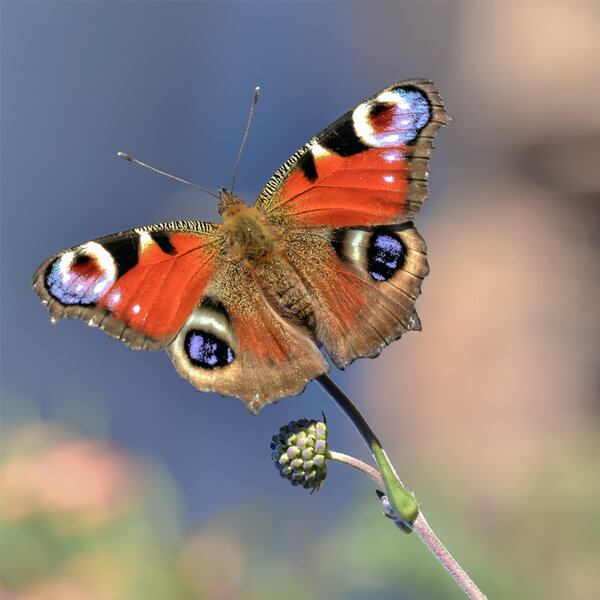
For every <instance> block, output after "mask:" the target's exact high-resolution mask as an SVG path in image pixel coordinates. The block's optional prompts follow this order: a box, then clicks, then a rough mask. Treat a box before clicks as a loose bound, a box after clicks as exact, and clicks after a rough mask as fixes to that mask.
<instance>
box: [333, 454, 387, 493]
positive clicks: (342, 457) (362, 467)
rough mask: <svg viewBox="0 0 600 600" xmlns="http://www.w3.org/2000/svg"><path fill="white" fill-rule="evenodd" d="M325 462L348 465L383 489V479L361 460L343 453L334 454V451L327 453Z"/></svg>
mask: <svg viewBox="0 0 600 600" xmlns="http://www.w3.org/2000/svg"><path fill="white" fill-rule="evenodd" d="M327 460H335V461H337V462H340V463H343V464H345V465H348V466H349V467H354V468H355V469H358V470H359V471H361V472H362V473H364V474H365V475H367V476H369V477H370V478H371V479H372V480H373V481H374V482H375V483H377V484H378V485H380V486H381V487H382V488H383V489H385V483H384V482H383V477H382V476H381V473H380V472H379V471H378V470H377V469H375V468H374V467H372V466H371V465H368V464H367V463H365V462H363V461H362V460H359V459H358V458H354V456H349V455H348V454H344V453H343V452H335V451H334V450H329V451H328V453H327Z"/></svg>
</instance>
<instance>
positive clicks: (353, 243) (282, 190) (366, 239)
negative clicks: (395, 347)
mask: <svg viewBox="0 0 600 600" xmlns="http://www.w3.org/2000/svg"><path fill="white" fill-rule="evenodd" d="M450 121H451V118H450V116H449V115H448V114H447V113H446V111H445V109H444V106H443V104H442V101H441V99H440V97H439V95H438V93H437V90H436V88H435V86H434V84H433V83H432V82H431V81H428V80H425V79H412V80H408V81H403V82H400V83H397V84H394V85H392V86H390V87H388V88H386V89H384V90H382V91H381V92H379V93H378V94H375V95H374V96H373V97H371V98H369V99H368V100H366V101H365V102H363V103H361V104H359V105H358V106H357V107H356V108H354V109H353V110H351V111H349V112H348V113H346V114H345V115H344V116H343V117H341V118H340V119H338V120H337V121H336V122H335V123H333V124H332V125H330V126H329V127H327V128H326V129H325V130H324V131H322V132H321V133H320V134H318V135H317V136H316V137H314V138H313V139H312V140H310V141H309V142H308V143H307V144H306V145H305V146H303V147H302V148H301V149H300V150H298V151H297V152H296V153H295V154H294V155H293V156H292V157H291V158H290V159H289V160H288V161H287V162H286V163H285V164H284V165H283V166H282V167H281V168H280V169H279V170H278V171H277V172H276V173H275V175H274V176H273V177H272V178H271V180H270V181H269V182H268V183H267V185H266V186H265V189H264V190H263V192H262V193H261V195H260V196H259V198H258V200H257V207H258V208H259V209H260V210H262V211H264V212H265V213H266V215H267V218H268V219H269V220H270V221H271V222H272V223H274V224H279V223H283V224H285V226H286V232H287V233H286V241H285V243H284V248H285V252H286V255H287V260H288V261H289V262H290V264H291V265H292V266H293V268H294V269H295V270H296V272H297V273H298V274H299V275H300V277H301V279H302V281H303V282H304V284H305V285H306V287H307V289H308V290H309V291H310V295H311V300H312V302H313V306H314V310H315V335H316V337H317V339H318V340H319V341H320V342H321V343H322V344H323V346H324V347H325V349H326V350H327V352H328V354H329V355H330V356H331V358H332V360H333V362H334V363H335V364H336V366H338V367H344V366H345V365H347V364H348V363H350V362H352V361H353V360H354V359H355V358H358V357H361V356H376V355H377V354H379V352H380V351H381V349H382V348H383V347H384V346H385V345H386V344H389V343H390V342H391V341H393V340H395V339H397V338H398V337H400V335H402V333H403V332H405V331H407V330H410V329H420V322H419V318H418V316H417V313H416V311H415V308H414V304H415V300H416V298H417V296H418V295H419V293H420V289H421V282H422V280H423V278H424V277H425V276H426V275H427V273H428V270H429V268H428V265H427V259H426V247H425V243H424V242H423V239H422V238H421V237H420V235H419V234H418V232H417V231H416V229H415V228H414V226H413V225H412V223H410V220H411V219H412V217H413V216H414V215H415V214H416V212H417V211H418V210H419V208H420V206H421V204H422V203H423V201H424V200H425V199H426V198H427V177H428V173H429V171H428V161H429V157H430V155H431V153H432V150H433V136H434V135H435V133H436V132H437V130H438V129H439V128H440V127H441V126H442V125H443V124H445V123H449V122H450Z"/></svg>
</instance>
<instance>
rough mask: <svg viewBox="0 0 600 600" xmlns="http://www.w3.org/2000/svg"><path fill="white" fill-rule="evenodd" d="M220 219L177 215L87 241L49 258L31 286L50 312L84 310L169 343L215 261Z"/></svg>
mask: <svg viewBox="0 0 600 600" xmlns="http://www.w3.org/2000/svg"><path fill="white" fill-rule="evenodd" d="M222 244H223V239H222V234H221V232H220V226H218V225H215V224H212V223H202V222H196V221H177V222H171V223H163V224H158V225H151V226H148V227H141V228H139V229H132V230H129V231H124V232H122V233H117V234H114V235H110V236H106V237H102V238H99V239H97V240H93V241H91V242H86V243H85V244H81V245H79V246H75V247H74V248H71V249H69V250H65V251H64V252H60V253H59V254H56V255H54V256H52V257H51V258H49V259H48V260H47V261H45V262H44V263H43V264H42V265H41V266H40V267H39V268H38V270H37V271H36V273H35V275H34V276H33V281H32V285H33V289H34V290H35V291H36V293H37V294H38V295H39V297H40V298H41V300H42V302H43V303H44V304H46V305H47V307H48V311H49V312H50V317H51V319H52V320H53V321H57V320H59V319H62V318H64V317H67V318H79V319H83V320H84V321H86V322H87V323H88V324H89V325H94V326H97V327H100V328H102V329H104V330H105V331H106V332H107V333H108V334H109V335H111V336H113V337H117V338H120V339H122V340H123V341H124V342H125V343H126V344H127V345H128V346H130V347H131V348H145V349H148V350H157V349H160V348H164V347H165V346H166V345H167V344H168V343H169V342H170V341H171V340H172V339H173V338H174V337H175V336H176V335H177V332H178V331H179V330H180V329H181V326H182V325H183V323H184V322H185V320H186V319H187V318H188V316H189V315H190V313H191V312H192V310H193V308H194V306H195V305H196V304H197V302H198V300H199V298H200V297H201V296H202V293H203V292H204V290H205V288H206V286H207V284H208V283H209V281H210V279H211V277H212V275H213V273H214V271H215V269H216V266H217V258H218V256H219V254H220V252H221V248H222Z"/></svg>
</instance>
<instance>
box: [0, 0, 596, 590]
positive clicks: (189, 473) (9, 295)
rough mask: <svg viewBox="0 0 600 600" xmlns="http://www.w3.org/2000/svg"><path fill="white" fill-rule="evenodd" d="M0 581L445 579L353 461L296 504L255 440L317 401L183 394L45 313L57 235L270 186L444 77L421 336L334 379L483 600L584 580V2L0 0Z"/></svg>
mask: <svg viewBox="0 0 600 600" xmlns="http://www.w3.org/2000/svg"><path fill="white" fill-rule="evenodd" d="M1 11H2V12H1V18H2V24H1V51H2V98H1V100H2V115H1V117H2V148H1V151H2V164H1V168H2V173H1V186H2V187H1V193H2V198H1V199H2V257H1V258H2V267H1V268H2V308H1V310H2V429H3V434H2V455H1V459H0V495H1V497H2V509H1V520H0V527H1V530H0V535H1V544H2V546H1V567H0V582H1V583H0V596H2V598H11V599H19V600H55V599H59V598H60V599H61V600H71V599H73V600H88V599H89V600H105V599H111V600H121V599H127V600H131V599H137V598H144V599H157V600H159V599H161V600H162V599H167V598H168V599H186V600H187V599H196V598H211V599H229V598H231V599H237V598H239V599H242V600H245V599H255V598H261V599H270V598H273V599H275V598H281V597H282V596H285V597H286V598H288V599H295V598H305V597H306V596H307V594H308V595H310V596H311V597H316V598H328V599H334V600H336V599H340V600H354V599H365V598H368V599H374V600H387V599H391V598H395V599H397V598H403V599H407V600H408V599H410V600H425V599H433V598H444V599H446V598H448V599H452V598H456V599H458V598H462V597H463V595H462V593H461V592H460V590H459V589H458V588H457V587H456V586H455V585H454V583H453V582H452V581H451V580H450V578H449V577H448V576H447V575H446V573H445V572H444V571H443V569H442V568H441V567H440V566H439V565H438V564H437V563H436V562H435V561H434V559H433V558H432V557H431V556H430V555H429V553H428V551H427V550H426V549H425V548H424V547H423V546H422V545H421V544H420V543H419V541H418V540H417V539H416V537H414V536H404V535H402V534H400V532H399V531H397V530H396V529H395V528H394V527H393V526H392V525H391V524H390V522H388V521H387V520H386V519H383V518H382V517H381V514H380V513H381V507H380V505H379V504H378V502H377V499H376V497H375V494H374V493H373V486H372V484H371V482H370V481H368V480H366V479H365V478H363V477H360V476H359V475H357V474H356V473H354V472H350V470H349V469H345V468H343V467H340V466H338V465H335V464H334V465H332V466H331V467H330V469H329V476H328V478H327V482H326V484H325V485H324V486H323V488H322V489H321V490H320V491H319V492H318V493H315V494H313V495H312V496H309V495H308V494H307V493H305V492H304V491H303V490H299V489H298V488H292V487H290V486H289V485H288V484H286V483H285V482H284V481H282V480H281V479H280V478H279V477H278V476H277V474H276V470H275V468H274V467H273V465H272V464H271V463H270V458H269V454H270V452H269V442H270V438H271V436H272V435H273V434H274V433H276V432H277V430H278V428H279V427H280V425H282V424H284V423H286V422H287V421H289V420H291V419H294V418H299V417H303V416H306V417H309V418H314V417H319V416H320V414H321V411H324V412H325V414H326V416H327V419H328V424H329V431H330V446H331V447H332V448H333V449H336V450H339V451H342V452H346V453H349V454H353V455H355V456H359V457H362V458H365V459H366V458H368V456H367V453H366V451H365V449H364V448H363V447H362V445H361V442H360V440H359V439H358V436H357V435H356V434H355V432H354V431H353V429H352V428H351V426H350V425H349V424H348V422H347V421H346V420H345V418H344V417H343V415H341V414H340V413H339V411H338V409H337V408H336V407H335V406H334V405H333V404H332V403H331V402H330V401H329V400H328V398H326V397H325V396H324V394H323V392H322V391H321V390H320V389H319V388H318V386H317V385H316V384H314V383H313V384H310V385H309V386H308V388H307V391H306V393H305V394H304V395H302V396H300V397H295V398H288V399H284V400H282V401H281V402H280V403H279V404H277V405H274V406H268V407H266V408H265V409H264V410H263V412H262V413H261V414H260V416H259V417H253V416H252V415H250V414H249V413H248V412H247V411H246V409H245V408H244V406H243V405H242V403H241V402H239V401H238V400H236V399H232V398H221V397H219V396H217V395H212V394H198V393H197V392H195V391H194V389H193V388H192V387H191V386H190V385H189V383H187V382H186V381H184V380H183V379H180V378H179V377H178V376H177V375H176V373H175V370H174V369H173V367H172V365H171V364H170V361H169V359H168V357H167V356H166V355H165V353H163V352H157V353H151V352H132V351H130V350H128V349H127V348H126V347H125V345H123V344H121V343H119V342H117V341H115V340H113V339H110V338H108V337H107V336H106V335H104V334H103V333H101V332H99V331H97V330H95V329H92V328H88V327H85V326H84V325H83V324H82V323H81V322H75V321H63V322H60V323H59V324H58V325H57V326H52V325H51V324H50V322H49V319H48V315H47V311H46V310H45V309H44V308H43V307H42V306H41V305H40V303H39V301H38V298H37V297H36V295H35V294H34V293H33V291H32V290H31V288H30V279H31V276H32V274H33V272H34V270H35V269H36V268H37V266H38V265H39V264H40V263H41V262H42V261H43V260H45V259H46V258H47V257H48V256H50V255H51V254H54V253H55V252H57V251H59V250H62V249H64V248H68V247H71V246H73V245H75V244H77V243H81V242H84V241H86V240H89V239H92V238H96V237H99V236H102V235H106V234H109V233H113V232H116V231H121V230H125V229H130V228H133V227H137V226H141V225H147V224H151V223H155V222H160V221H166V220H175V219H199V220H209V221H215V220H218V215H217V210H216V203H215V201H214V200H213V199H212V198H210V197H208V196H206V195H203V194H202V193H200V192H197V191H196V190H193V189H191V188H188V187H186V186H182V185H179V184H177V183H175V182H173V181H171V180H168V179H166V178H164V177H159V176H157V175H155V174H153V173H150V172H147V171H144V170H143V169H141V168H139V167H136V166H133V165H131V164H128V163H126V162H124V161H123V160H121V159H119V158H117V156H116V153H117V151H124V152H127V153H130V154H132V155H133V156H135V157H137V158H139V159H140V160H143V161H146V162H149V163H151V164H153V165H155V166H157V167H159V168H161V169H164V170H167V171H169V172H171V173H173V174H175V175H178V176H180V177H184V178H187V179H190V180H192V181H193V182H195V183H197V184H198V185H201V186H204V187H206V188H209V189H211V190H217V189H218V188H219V187H221V186H228V185H229V183H230V181H231V176H232V171H233V166H234V162H235V158H236V156H237V152H238V148H239V143H240V140H241V137H242V134H243V130H244V127H245V124H246V119H247V115H248V109H249V104H250V100H251V97H252V90H253V89H254V87H255V86H256V85H260V86H261V88H262V95H261V98H260V101H259V103H258V106H257V110H256V113H255V118H254V121H253V124H252V129H251V131H250V135H249V139H248V143H247V146H246V149H245V152H244V155H243V157H242V162H241V165H240V171H239V174H238V184H237V186H238V187H237V191H238V193H240V194H241V195H242V196H243V197H245V198H246V199H247V200H251V199H252V198H255V197H256V196H257V195H258V193H259V192H260V190H261V188H262V186H263V185H264V183H265V182H266V180H267V179H268V177H269V176H270V175H271V174H272V173H273V172H274V171H275V170H276V169H277V168H278V167H279V166H280V164H281V163H282V162H283V161H284V160H285V159H287V158H288V156H290V155H291V154H292V153H293V152H294V151H295V150H296V149H297V148H298V147H299V146H301V145H302V144H303V143H304V142H305V141H307V140H308V139H309V138H310V137H311V136H313V135H314V134H316V133H317V132H319V131H320V130H321V129H323V128H324V127H325V126H327V125H328V124H329V123H330V122H332V121H333V120H335V119H336V118H337V117H339V116H340V115H342V114H343V113H344V112H345V111H346V110H348V109H350V108H351V107H353V106H355V105H356V104H357V103H359V102H361V101H362V100H363V99H365V98H366V97H368V96H370V95H372V94H373V93H375V92H377V91H378V90H380V89H381V88H383V87H385V86H387V85H389V84H391V83H393V82H395V81H399V80H402V79H406V78H409V77H428V78H431V79H433V80H434V81H435V82H436V83H437V85H438V88H439V90H440V93H441V95H442V97H443V99H444V101H445V103H446V106H447V109H448V111H449V112H450V113H451V114H452V115H453V116H454V118H455V122H454V123H453V124H452V125H451V126H449V127H445V128H444V129H442V130H441V131H440V132H439V134H438V136H437V139H436V148H437V151H436V153H435V155H434V157H433V160H432V161H431V165H430V166H431V177H430V191H431V196H430V199H429V201H428V202H427V203H426V205H425V206H424V207H423V208H422V210H421V212H420V214H419V215H418V217H417V226H418V229H419V231H420V232H421V234H422V235H423V236H424V238H425V240H426V241H427V244H428V247H429V260H430V264H431V274H430V275H429V277H428V278H427V280H426V281H425V283H424V286H423V295H422V297H421V298H420V299H419V301H418V305H417V306H418V309H419V314H420V316H421V320H422V322H423V331H422V332H420V333H410V334H407V335H406V336H405V337H404V338H403V339H402V340H401V341H399V342H396V343H394V344H393V345H392V346H390V347H389V348H388V349H386V350H385V351H384V352H383V353H382V355H381V356H380V357H379V358H378V359H376V360H362V361H358V362H356V363H355V364H353V365H352V366H351V367H349V368H348V369H347V370H346V371H345V372H339V371H338V372H334V373H333V377H334V378H335V380H336V381H337V382H338V383H339V385H340V386H341V387H342V388H343V389H344V390H345V391H346V392H348V393H349V394H350V395H351V396H352V398H353V399H354V400H355V402H356V403H357V405H358V406H359V408H360V409H361V410H362V411H363V413H364V414H365V416H366V418H367V420H368V421H369V423H370V424H371V426H372V427H373V428H374V430H375V431H376V432H377V433H378V434H379V435H380V437H381V439H382V441H383V443H384V445H385V446H386V448H387V450H388V453H389V454H390V456H391V457H392V460H393V462H394V464H395V465H396V467H397V469H398V470H399V472H400V475H401V477H402V479H403V480H404V482H405V483H406V484H407V486H408V487H409V488H410V489H414V490H415V492H416V496H417V498H418V499H419V501H420V502H421V507H422V509H423V511H424V513H425V515H426V516H427V518H428V520H429V522H430V524H431V525H432V526H433V528H434V530H435V531H436V532H437V533H438V535H439V536H440V537H441V539H442V541H443V542H444V543H445V544H446V545H447V546H448V548H449V549H450V551H451V552H453V553H454V554H455V556H456V558H457V559H458V560H459V562H461V564H462V565H463V566H464V568H465V569H466V570H467V571H468V572H469V573H470V574H471V575H472V577H473V578H474V579H475V581H476V582H477V583H478V584H479V585H480V586H481V588H482V589H483V590H484V591H485V592H486V593H487V594H488V595H489V597H490V598H496V599H497V598H511V599H513V598H547V599H562V598H567V597H568V598H570V599H588V598H591V597H593V596H594V595H595V593H597V589H598V586H599V585H600V576H599V575H598V569H597V567H598V564H599V563H600V550H599V543H598V522H599V519H600V502H599V497H600V478H599V477H598V455H599V450H600V447H599V446H600V441H599V436H598V432H599V430H600V428H599V411H600V402H599V397H600V396H599V394H598V384H599V379H598V355H599V347H598V346H599V343H598V340H599V335H598V334H599V329H600V323H599V317H598V300H599V282H600V277H599V272H598V264H599V261H598V258H599V252H598V233H597V232H598V225H599V222H600V216H599V211H598V206H599V199H600V175H599V166H598V165H599V164H600V112H599V111H598V98H599V94H600V78H599V73H600V53H599V52H598V30H599V26H600V4H599V3H598V2H584V1H580V2H562V3H561V2H553V3H544V2H532V3H529V2H485V3H484V2H481V3H476V2H446V1H444V2H432V1H430V2H412V3H411V2H390V3H386V2H377V3H370V2H352V3H350V2H340V3H326V2H321V3H311V2H285V3H283V2H281V3H276V2H265V3H261V2H244V3H236V2H224V3H218V2H216V3H211V2H85V3H75V2H10V1H5V2H3V3H2V5H1Z"/></svg>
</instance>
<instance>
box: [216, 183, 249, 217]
mask: <svg viewBox="0 0 600 600" xmlns="http://www.w3.org/2000/svg"><path fill="white" fill-rule="evenodd" d="M219 198H220V200H221V201H220V202H219V214H220V215H223V213H224V212H225V211H226V210H227V209H228V208H229V207H230V206H235V205H236V204H244V201H243V200H242V199H241V198H240V197H239V196H236V195H235V194H234V193H233V192H230V191H229V190H228V189H227V188H224V187H223V188H221V189H220V190H219Z"/></svg>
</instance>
